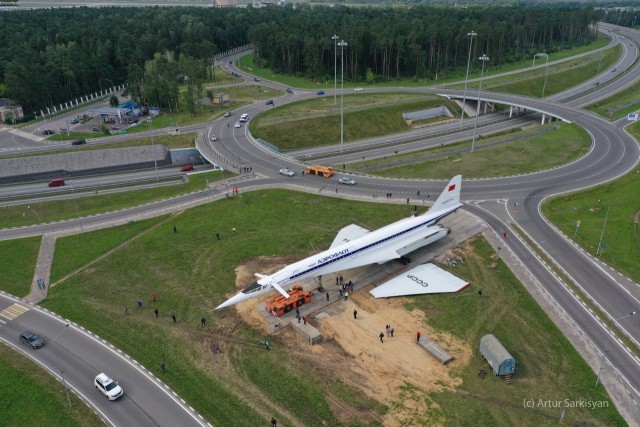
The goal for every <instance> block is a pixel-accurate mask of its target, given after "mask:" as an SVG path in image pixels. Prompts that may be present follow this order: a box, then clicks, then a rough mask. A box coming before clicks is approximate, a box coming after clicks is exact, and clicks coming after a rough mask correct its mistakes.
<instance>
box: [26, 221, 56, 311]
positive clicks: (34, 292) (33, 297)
mask: <svg viewBox="0 0 640 427" xmlns="http://www.w3.org/2000/svg"><path fill="white" fill-rule="evenodd" d="M55 248H56V236H55V234H50V233H49V234H45V235H43V236H42V240H41V241H40V251H39V252H38V260H37V261H36V270H35V273H34V275H33V281H32V282H31V292H29V295H27V296H26V297H25V298H24V300H25V301H26V302H28V303H31V304H37V303H39V302H40V301H42V300H43V299H45V298H46V296H47V290H48V289H49V283H50V282H49V277H50V275H51V263H53V251H54V250H55ZM38 279H42V283H43V284H42V285H41V284H40V283H39V280H38Z"/></svg>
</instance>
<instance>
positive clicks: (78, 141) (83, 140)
mask: <svg viewBox="0 0 640 427" xmlns="http://www.w3.org/2000/svg"><path fill="white" fill-rule="evenodd" d="M86 143H87V140H86V139H84V138H78V139H75V140H74V141H73V142H72V143H71V145H84V144H86Z"/></svg>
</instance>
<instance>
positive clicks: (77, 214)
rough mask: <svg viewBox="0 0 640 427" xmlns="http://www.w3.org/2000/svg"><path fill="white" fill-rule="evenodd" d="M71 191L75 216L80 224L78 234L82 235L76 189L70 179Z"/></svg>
mask: <svg viewBox="0 0 640 427" xmlns="http://www.w3.org/2000/svg"><path fill="white" fill-rule="evenodd" d="M71 193H73V204H74V205H75V206H76V217H77V218H78V223H79V224H80V234H82V235H83V236H84V230H83V229H82V222H81V221H80V211H79V210H78V202H77V200H76V190H75V188H74V187H73V180H71Z"/></svg>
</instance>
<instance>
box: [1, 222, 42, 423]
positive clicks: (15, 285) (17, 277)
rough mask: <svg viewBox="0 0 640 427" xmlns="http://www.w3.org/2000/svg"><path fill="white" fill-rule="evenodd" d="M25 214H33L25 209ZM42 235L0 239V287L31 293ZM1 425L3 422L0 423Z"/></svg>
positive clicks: (8, 290) (11, 290) (16, 291)
mask: <svg viewBox="0 0 640 427" xmlns="http://www.w3.org/2000/svg"><path fill="white" fill-rule="evenodd" d="M24 211H25V212H23V214H24V215H25V216H26V215H33V213H32V212H31V211H29V210H26V209H24ZM40 240H41V237H39V236H38V237H28V238H25V239H16V240H0V253H1V254H2V256H1V257H0V271H2V274H0V289H2V290H3V291H6V292H9V293H10V294H11V295H15V296H17V297H24V296H26V295H27V294H29V290H30V289H31V282H32V281H33V273H34V271H35V268H36V260H37V258H38V251H39V250H40ZM0 425H1V424H0Z"/></svg>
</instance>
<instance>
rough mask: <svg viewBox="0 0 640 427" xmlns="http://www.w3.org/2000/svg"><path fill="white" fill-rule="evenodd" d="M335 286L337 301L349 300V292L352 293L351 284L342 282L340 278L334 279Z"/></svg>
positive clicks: (350, 282) (342, 279)
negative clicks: (341, 299)
mask: <svg viewBox="0 0 640 427" xmlns="http://www.w3.org/2000/svg"><path fill="white" fill-rule="evenodd" d="M336 286H338V292H339V293H338V299H340V298H343V297H344V300H345V301H346V300H347V299H349V292H353V282H352V281H351V280H349V282H348V283H345V282H344V278H343V277H342V276H339V277H336Z"/></svg>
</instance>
